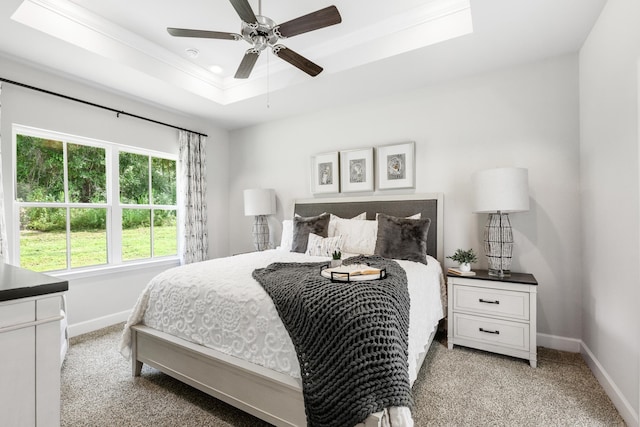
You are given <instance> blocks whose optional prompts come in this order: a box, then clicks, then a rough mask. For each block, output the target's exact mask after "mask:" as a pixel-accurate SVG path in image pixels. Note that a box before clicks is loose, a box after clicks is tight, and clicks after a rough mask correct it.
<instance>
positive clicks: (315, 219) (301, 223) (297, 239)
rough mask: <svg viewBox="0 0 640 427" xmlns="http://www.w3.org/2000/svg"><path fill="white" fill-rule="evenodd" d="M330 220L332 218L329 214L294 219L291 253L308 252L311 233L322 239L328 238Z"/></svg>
mask: <svg viewBox="0 0 640 427" xmlns="http://www.w3.org/2000/svg"><path fill="white" fill-rule="evenodd" d="M329 218H331V216H330V215H329V214H328V213H323V214H322V215H318V216H310V217H304V216H296V217H294V218H293V242H291V252H300V253H304V252H306V251H307V243H308V242H309V233H313V234H317V235H318V236H321V237H327V233H328V231H329Z"/></svg>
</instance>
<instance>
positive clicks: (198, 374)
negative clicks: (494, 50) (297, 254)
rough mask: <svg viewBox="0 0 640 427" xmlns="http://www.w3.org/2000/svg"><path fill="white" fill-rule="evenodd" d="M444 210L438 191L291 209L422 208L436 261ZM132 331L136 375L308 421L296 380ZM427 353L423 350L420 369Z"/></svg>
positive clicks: (287, 420)
mask: <svg viewBox="0 0 640 427" xmlns="http://www.w3.org/2000/svg"><path fill="white" fill-rule="evenodd" d="M443 210H444V208H443V195H442V194H441V193H436V194H413V195H396V196H386V197H381V196H380V197H378V196H376V197H340V198H333V199H327V198H317V199H305V200H298V201H296V202H295V205H294V209H293V211H294V213H297V214H299V215H302V216H308V215H317V214H320V213H322V212H331V213H333V214H335V215H338V216H341V217H345V218H350V217H353V216H355V215H358V214H360V213H362V212H365V211H366V212H367V219H374V218H375V214H376V212H380V213H386V214H389V215H394V216H410V215H413V214H415V213H418V212H421V213H422V218H431V226H430V229H429V239H428V242H427V253H428V254H429V255H431V256H433V257H434V258H436V259H438V261H440V263H443V261H444V257H443V246H444V245H443V239H442V236H443V226H442V218H443ZM434 334H435V331H434ZM434 334H432V336H431V337H430V338H429V345H430V344H431V341H432V340H433V335H434ZM131 337H132V338H131V340H132V341H131V350H132V352H131V360H132V373H133V375H134V376H139V375H140V372H141V370H142V365H143V364H147V365H149V366H151V367H153V368H155V369H158V370H160V371H161V372H163V373H165V374H167V375H169V376H172V377H174V378H176V379H178V380H180V381H182V382H184V383H186V384H189V385H190V386H192V387H195V388H197V389H198V390H201V391H203V392H205V393H207V394H209V395H211V396H213V397H215V398H217V399H220V400H222V401H224V402H226V403H228V404H230V405H232V406H235V407H237V408H238V409H240V410H242V411H244V412H247V413H249V414H252V415H254V416H256V417H258V418H260V419H262V420H264V421H267V422H269V423H271V424H274V425H276V426H305V425H306V415H305V411H304V401H303V397H302V387H301V385H300V383H299V380H297V379H294V378H292V377H290V376H289V375H286V374H282V373H279V372H275V371H272V370H270V369H267V368H265V367H262V366H259V365H255V364H253V363H250V362H247V361H245V360H242V359H239V358H236V357H233V356H229V355H227V354H224V353H221V352H219V351H216V350H213V349H210V348H207V347H204V346H201V345H198V344H193V343H191V342H188V341H186V340H183V339H181V338H177V337H174V336H172V335H169V334H166V333H164V332H159V331H157V330H154V329H151V328H149V327H147V326H144V325H136V326H132V327H131ZM428 348H429V347H428V346H427V349H428ZM425 356H426V350H425V352H424V353H423V354H421V355H420V360H418V369H420V367H421V366H422V362H423V361H424V358H425ZM381 418H382V413H378V414H374V416H373V417H369V418H367V420H366V427H370V426H377V425H379V424H380V422H381Z"/></svg>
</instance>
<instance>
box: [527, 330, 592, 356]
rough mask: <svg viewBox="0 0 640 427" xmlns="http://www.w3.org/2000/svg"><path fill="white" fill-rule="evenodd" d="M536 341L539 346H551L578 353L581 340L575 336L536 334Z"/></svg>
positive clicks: (555, 348)
mask: <svg viewBox="0 0 640 427" xmlns="http://www.w3.org/2000/svg"><path fill="white" fill-rule="evenodd" d="M536 343H537V344H538V345H539V346H541V347H546V348H552V349H554V350H561V351H569V352H571V353H580V345H581V344H582V341H581V340H579V339H577V338H567V337H559V336H557V335H547V334H540V333H538V334H537V335H536Z"/></svg>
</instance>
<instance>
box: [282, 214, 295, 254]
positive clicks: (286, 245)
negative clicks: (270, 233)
mask: <svg viewBox="0 0 640 427" xmlns="http://www.w3.org/2000/svg"><path fill="white" fill-rule="evenodd" d="M292 242H293V220H291V219H285V220H284V221H282V237H281V238H280V249H282V250H285V251H287V252H291V243H292Z"/></svg>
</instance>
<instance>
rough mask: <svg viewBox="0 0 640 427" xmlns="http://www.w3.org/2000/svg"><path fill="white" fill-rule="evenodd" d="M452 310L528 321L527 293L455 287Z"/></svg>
mask: <svg viewBox="0 0 640 427" xmlns="http://www.w3.org/2000/svg"><path fill="white" fill-rule="evenodd" d="M453 304H454V307H453V309H454V310H455V311H467V312H473V313H478V314H484V315H490V316H501V317H508V318H512V319H518V320H529V293H528V292H515V291H507V290H502V289H489V288H480V287H472V286H463V285H456V286H455V287H454V295H453Z"/></svg>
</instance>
